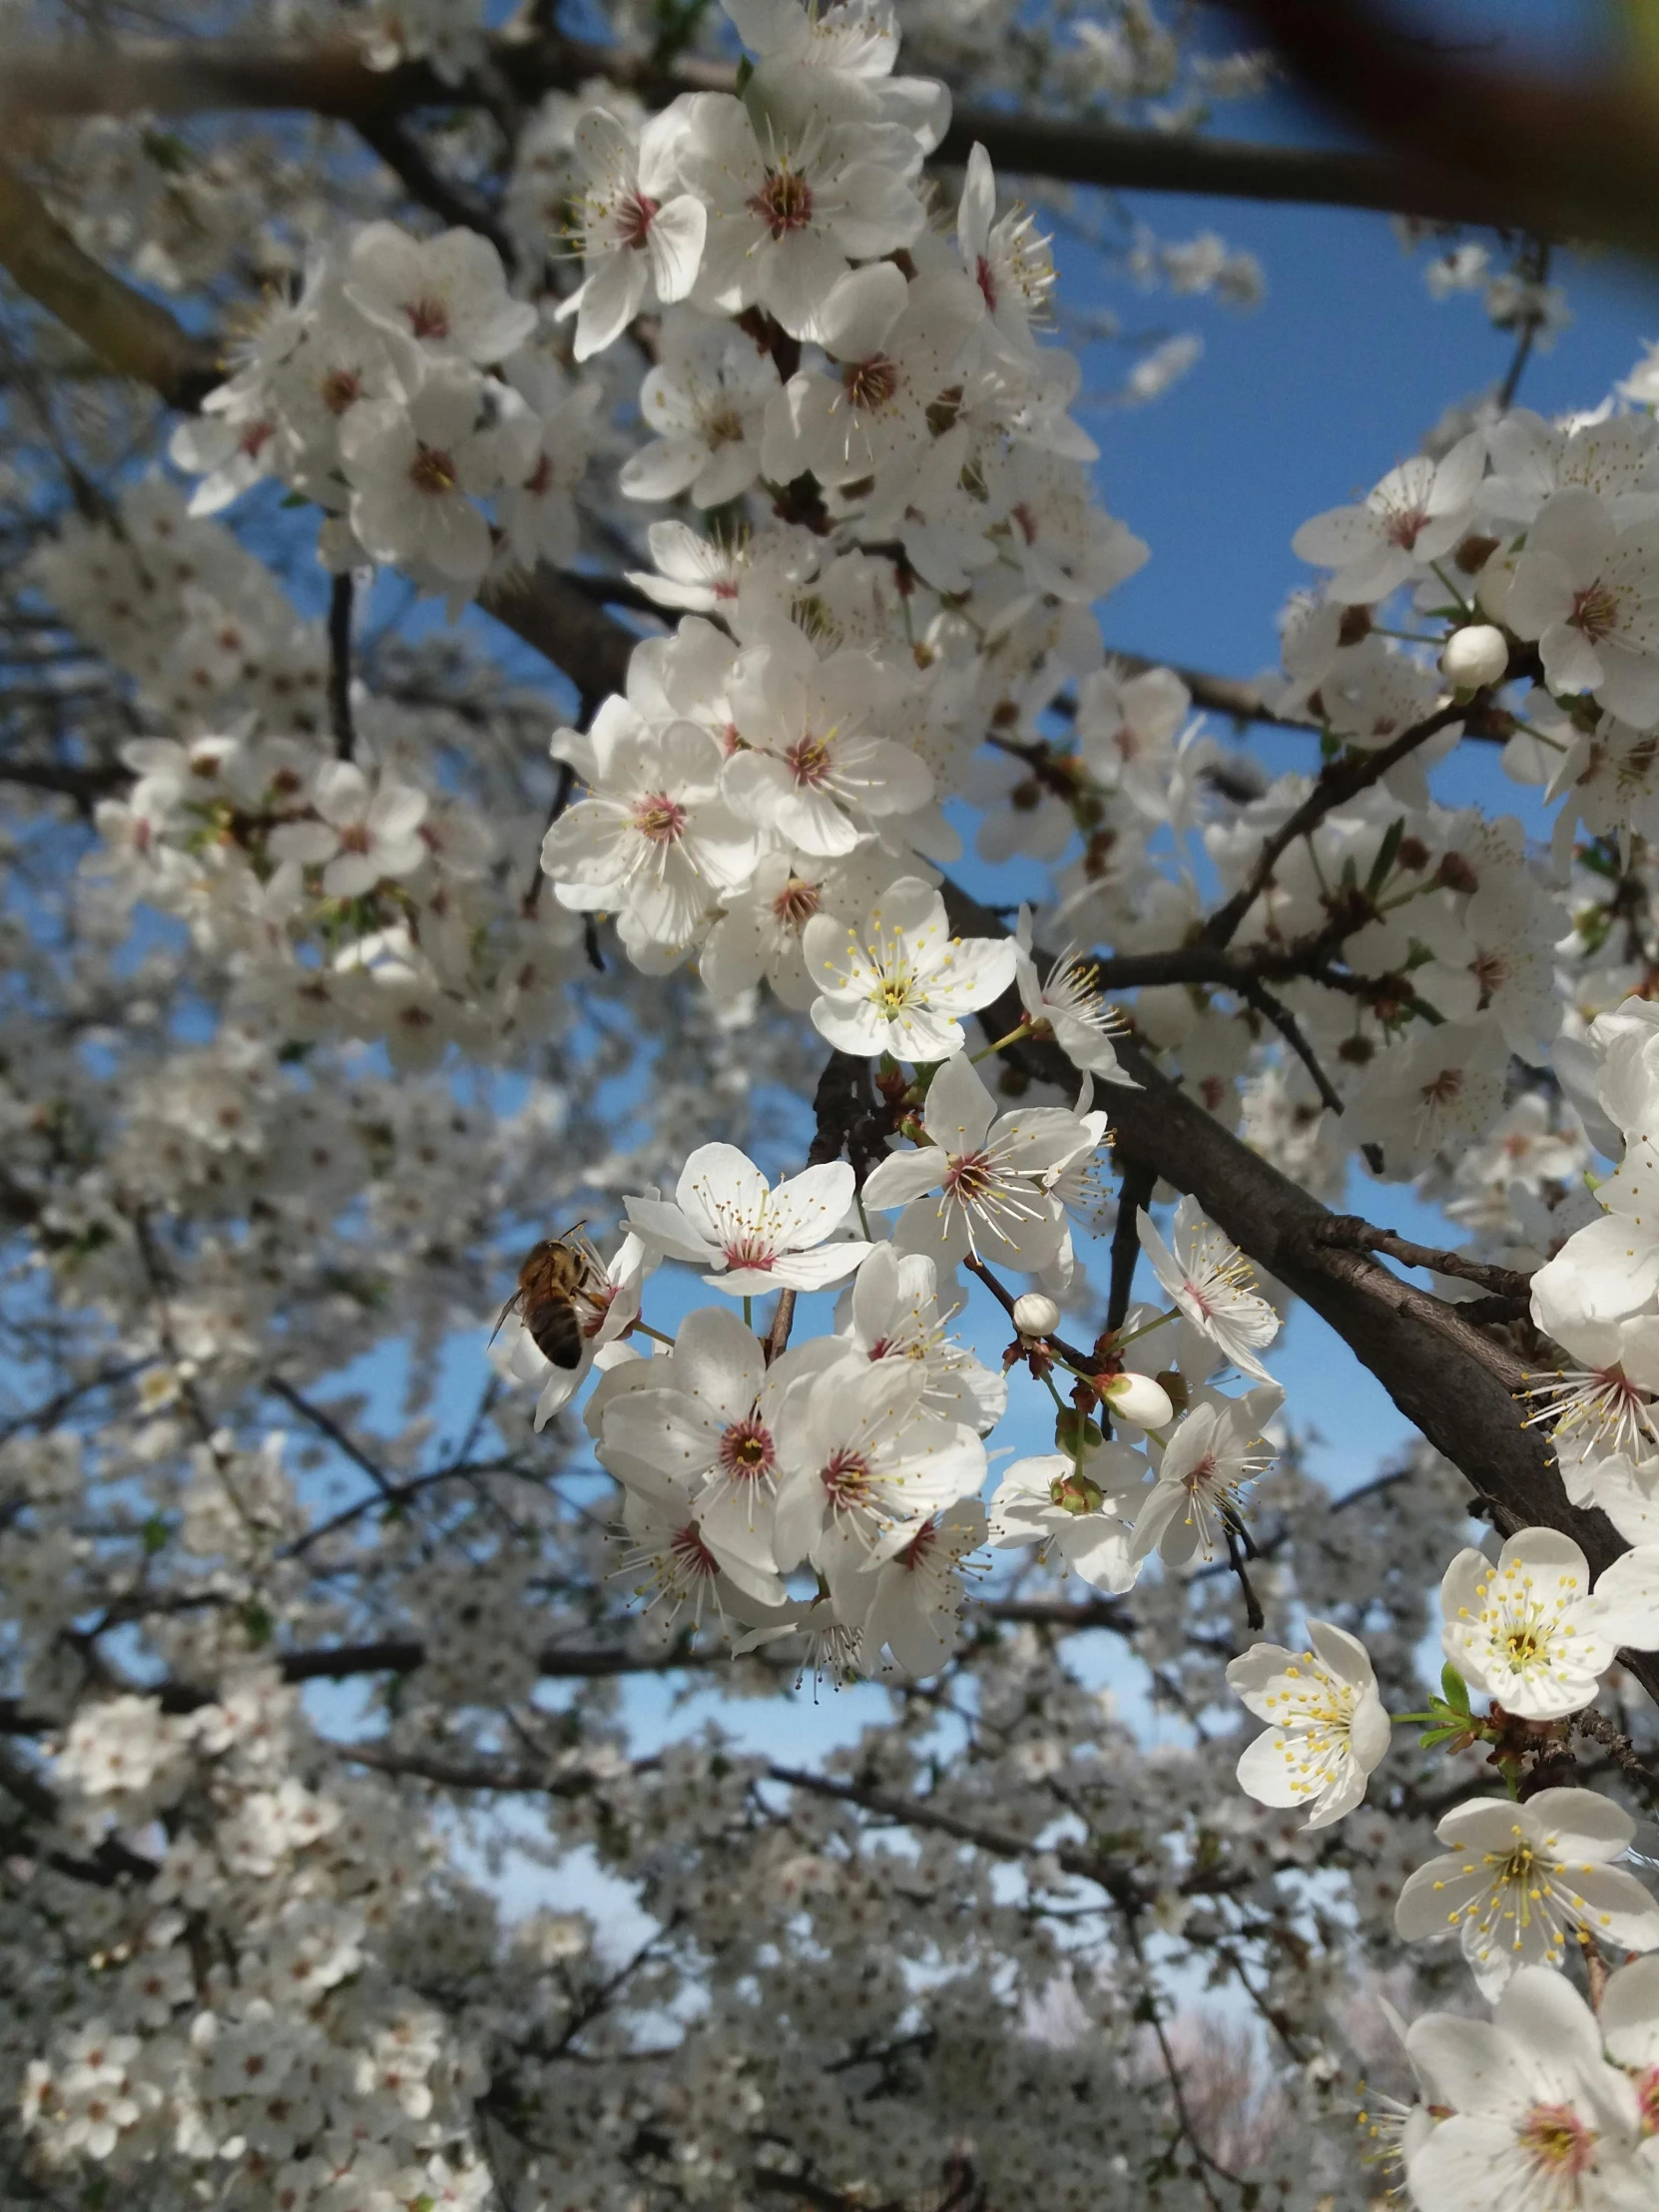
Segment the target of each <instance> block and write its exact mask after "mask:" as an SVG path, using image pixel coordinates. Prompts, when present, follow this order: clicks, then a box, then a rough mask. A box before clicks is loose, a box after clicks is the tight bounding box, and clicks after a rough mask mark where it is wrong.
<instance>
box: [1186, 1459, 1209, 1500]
mask: <svg viewBox="0 0 1659 2212" xmlns="http://www.w3.org/2000/svg"><path fill="white" fill-rule="evenodd" d="M1215 1478H1216V1455H1215V1453H1214V1452H1213V1451H1207V1452H1206V1453H1205V1454H1204V1456H1203V1458H1202V1459H1199V1460H1197V1461H1195V1463H1194V1464H1193V1465H1192V1466H1191V1467H1189V1468H1188V1469H1187V1472H1186V1474H1185V1476H1184V1477H1183V1480H1184V1481H1185V1483H1186V1487H1187V1493H1188V1495H1189V1496H1191V1497H1196V1496H1197V1494H1198V1492H1199V1491H1200V1490H1207V1489H1208V1488H1209V1487H1210V1485H1211V1484H1212V1483H1213V1482H1214V1481H1215Z"/></svg>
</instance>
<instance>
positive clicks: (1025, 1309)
mask: <svg viewBox="0 0 1659 2212" xmlns="http://www.w3.org/2000/svg"><path fill="white" fill-rule="evenodd" d="M1059 1326H1060V1309H1059V1307H1058V1306H1056V1305H1055V1303H1054V1301H1053V1300H1052V1299H1051V1298H1045V1297H1044V1296H1043V1294H1042V1292H1041V1291H1026V1292H1024V1293H1023V1294H1022V1296H1020V1297H1019V1298H1016V1299H1015V1300H1014V1327H1015V1328H1016V1329H1017V1330H1018V1331H1019V1333H1020V1335H1021V1336H1022V1337H1052V1336H1053V1334H1054V1332H1055V1330H1056V1329H1058V1328H1059Z"/></svg>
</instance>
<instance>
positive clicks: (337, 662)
mask: <svg viewBox="0 0 1659 2212" xmlns="http://www.w3.org/2000/svg"><path fill="white" fill-rule="evenodd" d="M353 588H354V587H353V585H352V580H351V571H350V570H349V569H348V568H342V569H341V570H340V572H339V574H338V575H337V576H336V577H335V578H334V581H333V585H332V587H331V588H330V590H329V593H328V728H329V730H330V731H331V732H332V734H333V740H334V752H335V754H336V755H337V756H338V758H339V759H340V760H342V761H348V760H350V758H351V756H352V754H353V753H354V752H355V751H356V745H357V733H356V729H355V727H354V725H353V723H352V720H351V601H352V595H353Z"/></svg>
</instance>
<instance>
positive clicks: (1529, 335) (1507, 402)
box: [1497, 239, 1549, 414]
mask: <svg viewBox="0 0 1659 2212" xmlns="http://www.w3.org/2000/svg"><path fill="white" fill-rule="evenodd" d="M1521 268H1522V275H1523V276H1524V277H1525V278H1526V280H1527V282H1528V283H1531V284H1537V285H1539V286H1542V285H1544V284H1546V283H1547V282H1548V281H1549V241H1548V240H1547V239H1531V240H1529V241H1528V243H1527V247H1526V251H1525V252H1524V253H1523V254H1522V255H1521ZM1543 324H1544V317H1543V315H1542V314H1541V313H1539V312H1538V311H1537V310H1536V309H1535V308H1534V309H1531V310H1530V311H1528V312H1526V313H1523V315H1522V317H1521V325H1520V337H1519V339H1518V341H1517V342H1516V345H1515V351H1514V355H1513V358H1512V359H1511V360H1510V363H1509V373H1508V375H1507V376H1505V377H1504V379H1503V382H1502V383H1501V384H1500V385H1499V386H1498V393H1497V411H1498V413H1499V414H1507V413H1508V411H1509V409H1510V408H1511V407H1512V406H1513V405H1514V403H1515V394H1516V392H1517V391H1519V389H1520V380H1521V378H1522V377H1523V376H1524V375H1525V373H1526V364H1527V362H1528V361H1529V360H1530V359H1531V358H1532V349H1533V347H1534V346H1535V345H1536V344H1537V342H1538V333H1539V331H1540V330H1541V329H1542V328H1543Z"/></svg>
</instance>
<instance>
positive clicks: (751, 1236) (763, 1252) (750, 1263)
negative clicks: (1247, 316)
mask: <svg viewBox="0 0 1659 2212" xmlns="http://www.w3.org/2000/svg"><path fill="white" fill-rule="evenodd" d="M723 1249H724V1251H725V1254H726V1265H727V1266H728V1267H729V1268H770V1267H771V1266H772V1264H773V1262H774V1261H775V1260H776V1259H777V1257H778V1248H777V1246H776V1245H770V1244H768V1243H767V1241H766V1239H765V1238H764V1237H762V1236H760V1235H759V1234H758V1233H757V1232H756V1231H755V1230H753V1229H746V1230H744V1232H743V1233H742V1235H741V1236H737V1237H731V1238H729V1239H728V1240H727V1242H726V1244H725V1246H724V1247H723Z"/></svg>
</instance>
